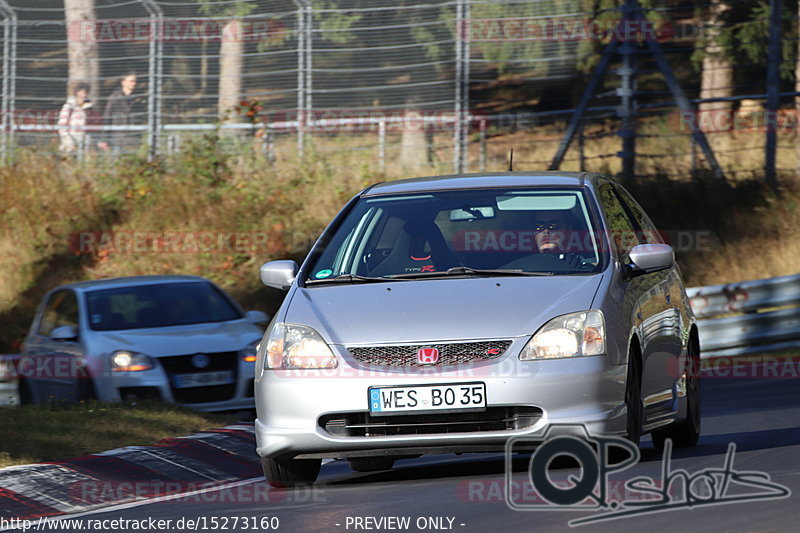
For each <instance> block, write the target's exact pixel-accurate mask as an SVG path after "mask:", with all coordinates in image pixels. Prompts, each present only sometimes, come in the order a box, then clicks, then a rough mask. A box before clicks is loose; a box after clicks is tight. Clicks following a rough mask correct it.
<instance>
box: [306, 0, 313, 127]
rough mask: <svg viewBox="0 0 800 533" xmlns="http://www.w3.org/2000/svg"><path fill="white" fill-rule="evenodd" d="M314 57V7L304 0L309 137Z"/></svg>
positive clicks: (311, 119)
mask: <svg viewBox="0 0 800 533" xmlns="http://www.w3.org/2000/svg"><path fill="white" fill-rule="evenodd" d="M313 59H314V8H313V6H312V5H311V2H308V1H307V2H306V91H305V92H306V116H305V120H306V125H307V127H306V131H307V134H308V136H309V138H310V137H311V131H312V128H311V127H310V126H311V125H312V124H313V116H312V115H313V111H314V101H313V100H312V98H311V97H312V84H313V82H314V71H313V70H312V65H313Z"/></svg>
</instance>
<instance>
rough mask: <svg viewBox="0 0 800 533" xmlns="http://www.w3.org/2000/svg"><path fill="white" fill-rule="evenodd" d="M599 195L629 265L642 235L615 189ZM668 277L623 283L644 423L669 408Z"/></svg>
mask: <svg viewBox="0 0 800 533" xmlns="http://www.w3.org/2000/svg"><path fill="white" fill-rule="evenodd" d="M599 192H600V198H599V199H600V203H601V205H602V207H603V211H604V214H605V216H606V221H607V223H608V225H609V229H610V231H611V237H612V238H613V240H614V244H615V247H616V249H617V254H618V258H619V261H620V263H621V264H623V265H627V264H630V262H631V260H630V251H631V249H632V248H633V247H634V246H636V245H638V244H646V239H645V237H644V235H643V232H642V230H641V228H640V227H639V225H638V224H637V222H636V220H635V217H634V216H633V214H632V213H631V211H630V209H628V208H627V207H626V206H625V204H623V202H622V200H621V198H620V195H619V192H618V190H617V189H616V187H615V186H614V185H612V184H610V183H606V184H603V185H601V186H600V190H599ZM668 277H669V271H662V272H654V273H651V274H644V275H639V276H636V277H633V278H630V279H628V280H627V282H626V283H625V295H624V302H625V305H624V306H623V308H624V309H630V310H632V312H633V318H632V322H633V324H634V328H635V329H636V331H637V332H638V334H639V339H640V341H641V350H642V399H643V401H644V405H645V421H647V419H648V418H651V417H652V416H655V415H656V414H657V413H658V412H659V411H660V410H661V409H662V408H664V406H665V405H667V404H669V405H670V406H671V401H670V400H671V399H672V396H671V391H672V385H673V381H674V380H673V379H670V376H669V375H668V372H666V370H667V369H668V368H669V367H668V366H667V365H668V364H669V361H670V360H671V359H672V357H673V354H672V350H673V348H672V345H671V343H670V342H669V340H668V338H667V337H668V335H667V331H666V330H665V329H664V325H665V318H666V316H667V315H668V314H670V312H669V311H668V305H667V302H666V289H667V288H668Z"/></svg>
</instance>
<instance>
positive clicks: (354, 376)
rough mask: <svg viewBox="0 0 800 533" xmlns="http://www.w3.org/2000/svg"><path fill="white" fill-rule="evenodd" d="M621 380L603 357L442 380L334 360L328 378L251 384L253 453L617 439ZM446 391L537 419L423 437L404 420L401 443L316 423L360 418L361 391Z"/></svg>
mask: <svg viewBox="0 0 800 533" xmlns="http://www.w3.org/2000/svg"><path fill="white" fill-rule="evenodd" d="M510 352H511V353H512V354H514V353H517V352H516V351H514V350H510ZM626 372H627V365H610V364H609V363H608V357H607V356H605V355H602V356H592V357H576V358H568V359H555V360H549V361H525V362H523V361H519V360H518V359H517V358H516V357H515V356H513V357H511V356H506V357H504V358H503V359H501V360H498V361H495V362H492V363H489V364H475V365H469V366H463V367H458V369H457V370H451V371H441V370H439V371H435V370H434V369H432V368H427V369H420V368H415V369H414V370H413V371H412V370H407V369H406V370H402V371H400V369H398V371H396V372H395V371H392V372H386V371H377V370H370V369H363V368H362V369H359V368H356V367H354V366H351V365H350V364H349V363H348V362H347V361H344V360H342V359H340V361H339V367H338V368H337V369H331V370H305V371H299V370H298V371H291V370H266V371H264V372H263V373H262V375H261V376H259V378H258V379H257V380H256V384H255V390H256V411H257V415H258V418H257V419H256V421H255V432H256V442H257V451H258V453H259V455H261V456H262V457H277V456H283V457H297V456H300V457H348V456H351V457H352V456H359V455H381V454H382V455H387V454H389V455H390V454H392V452H395V453H396V454H397V455H405V454H413V453H414V451H415V450H419V453H433V452H436V451H440V452H452V451H459V450H461V451H489V450H490V449H491V450H495V449H496V450H502V449H503V447H504V445H505V442H506V440H507V439H508V438H509V437H512V436H517V435H529V434H535V433H540V432H541V431H542V430H543V429H544V428H546V427H547V426H548V425H550V424H583V425H584V426H585V427H586V429H587V430H588V431H589V432H590V433H592V434H605V435H624V434H625V427H626V419H627V412H626V409H625V405H624V397H625V378H626ZM450 383H452V384H455V383H484V384H485V386H486V399H487V411H488V410H490V409H495V410H496V408H501V407H505V408H509V409H515V408H523V409H536V410H538V411H539V412H540V416H539V417H538V418H537V419H536V420H535V422H534V423H531V424H528V425H526V426H525V427H523V428H520V429H514V428H510V429H504V430H497V429H494V430H488V431H483V430H478V431H467V432H455V433H451V432H448V433H442V432H439V433H436V432H432V433H426V429H425V427H424V422H425V421H426V415H425V414H419V415H415V414H414V413H413V412H412V413H408V414H409V415H410V418H409V420H412V419H413V420H419V421H420V423H421V426H420V429H419V432H418V433H417V434H404V435H374V436H348V435H336V434H333V433H332V432H331V431H329V429H327V428H326V426H325V424H324V421H325V420H328V419H330V418H331V417H334V418H335V417H339V416H344V417H348V416H361V417H364V416H367V413H368V411H369V402H368V390H369V388H370V387H375V386H393V385H426V384H440V385H441V384H450ZM440 416H441V415H440ZM381 418H382V419H386V420H389V419H390V418H391V417H381ZM373 420H374V419H373ZM390 422H391V421H390Z"/></svg>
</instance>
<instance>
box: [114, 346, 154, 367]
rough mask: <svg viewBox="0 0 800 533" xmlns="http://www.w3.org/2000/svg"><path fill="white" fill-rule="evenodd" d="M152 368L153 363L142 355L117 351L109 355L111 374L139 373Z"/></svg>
mask: <svg viewBox="0 0 800 533" xmlns="http://www.w3.org/2000/svg"><path fill="white" fill-rule="evenodd" d="M151 368H153V361H152V359H150V358H149V357H147V356H146V355H144V354H140V353H136V352H129V351H127V350H117V351H116V352H114V353H112V354H111V371H112V372H141V371H142V370H150V369H151Z"/></svg>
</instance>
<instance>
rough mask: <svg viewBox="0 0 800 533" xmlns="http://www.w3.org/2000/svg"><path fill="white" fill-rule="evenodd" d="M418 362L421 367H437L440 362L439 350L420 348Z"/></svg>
mask: <svg viewBox="0 0 800 533" xmlns="http://www.w3.org/2000/svg"><path fill="white" fill-rule="evenodd" d="M417 361H419V364H421V365H435V364H436V363H438V362H439V350H438V349H436V348H420V349H419V350H417Z"/></svg>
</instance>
